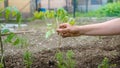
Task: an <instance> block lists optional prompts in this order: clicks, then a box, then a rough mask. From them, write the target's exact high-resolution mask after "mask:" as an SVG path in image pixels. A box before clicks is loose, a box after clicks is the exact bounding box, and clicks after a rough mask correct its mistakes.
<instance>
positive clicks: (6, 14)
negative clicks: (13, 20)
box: [5, 7, 11, 20]
mask: <svg viewBox="0 0 120 68" xmlns="http://www.w3.org/2000/svg"><path fill="white" fill-rule="evenodd" d="M10 13H11V7H7V8H6V9H5V18H6V19H7V20H9V15H10Z"/></svg>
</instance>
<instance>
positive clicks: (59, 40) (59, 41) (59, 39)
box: [56, 17, 62, 47]
mask: <svg viewBox="0 0 120 68" xmlns="http://www.w3.org/2000/svg"><path fill="white" fill-rule="evenodd" d="M56 22H57V28H59V21H58V17H57V18H56ZM61 43H62V37H60V36H59V37H58V46H59V47H61Z"/></svg>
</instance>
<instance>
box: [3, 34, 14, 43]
mask: <svg viewBox="0 0 120 68" xmlns="http://www.w3.org/2000/svg"><path fill="white" fill-rule="evenodd" d="M14 37H15V34H14V33H11V34H10V35H8V36H7V38H6V39H5V42H9V43H12V39H13V38H14Z"/></svg>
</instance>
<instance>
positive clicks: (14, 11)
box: [12, 7, 19, 17]
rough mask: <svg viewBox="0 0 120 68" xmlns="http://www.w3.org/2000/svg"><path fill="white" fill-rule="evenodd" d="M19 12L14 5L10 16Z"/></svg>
mask: <svg viewBox="0 0 120 68" xmlns="http://www.w3.org/2000/svg"><path fill="white" fill-rule="evenodd" d="M17 13H19V10H18V9H17V8H16V7H12V16H13V17H14V16H16V15H17Z"/></svg>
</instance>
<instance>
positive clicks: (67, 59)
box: [55, 50, 75, 68]
mask: <svg viewBox="0 0 120 68" xmlns="http://www.w3.org/2000/svg"><path fill="white" fill-rule="evenodd" d="M73 56H74V53H73V51H72V50H69V51H67V53H66V54H65V53H63V52H59V53H56V55H55V58H56V60H57V67H58V68H75V60H74V59H73Z"/></svg>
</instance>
